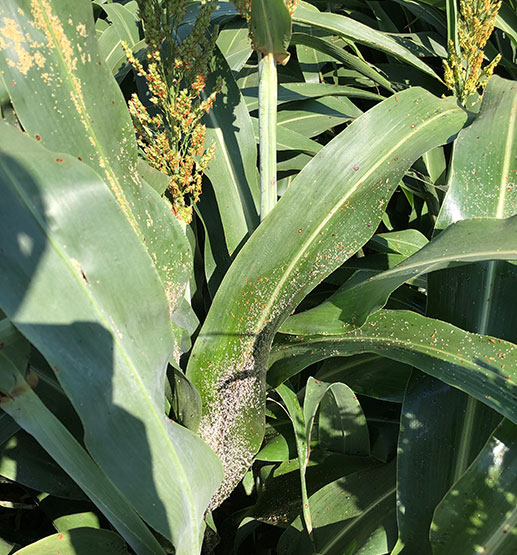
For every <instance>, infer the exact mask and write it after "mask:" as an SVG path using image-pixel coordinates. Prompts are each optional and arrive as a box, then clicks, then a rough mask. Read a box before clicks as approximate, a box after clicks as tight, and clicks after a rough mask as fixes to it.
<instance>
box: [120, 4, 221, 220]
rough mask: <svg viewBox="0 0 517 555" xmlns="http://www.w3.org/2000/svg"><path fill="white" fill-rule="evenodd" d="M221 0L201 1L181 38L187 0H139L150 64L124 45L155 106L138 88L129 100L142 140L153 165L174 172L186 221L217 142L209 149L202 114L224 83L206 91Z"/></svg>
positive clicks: (174, 196)
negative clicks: (215, 13)
mask: <svg viewBox="0 0 517 555" xmlns="http://www.w3.org/2000/svg"><path fill="white" fill-rule="evenodd" d="M216 2H217V0H208V1H207V2H205V3H203V4H201V6H200V9H199V12H198V16H197V18H196V21H195V23H194V25H193V28H192V31H191V32H190V34H189V35H188V36H187V37H186V38H185V39H184V40H183V41H182V42H181V43H179V42H178V41H177V37H178V29H179V26H180V24H181V22H182V20H183V18H184V16H185V9H186V5H187V0H138V7H139V11H140V17H141V19H142V23H143V27H144V35H145V40H146V42H147V45H148V53H147V64H146V67H145V68H144V65H143V64H142V63H141V62H140V61H139V60H138V59H136V58H135V57H134V56H133V54H132V52H131V50H130V49H129V48H128V47H127V45H124V49H125V52H126V56H127V58H128V60H129V62H130V63H131V65H132V66H133V68H134V69H135V71H136V73H137V74H138V75H139V76H140V77H144V78H145V79H146V81H147V86H148V89H149V98H148V100H149V103H150V106H148V107H146V106H144V104H143V103H142V102H141V100H140V99H139V98H138V95H136V94H133V96H132V98H131V99H130V101H129V112H130V114H131V117H132V119H133V125H134V127H135V131H136V134H137V143H138V146H139V147H140V149H141V150H142V152H143V154H144V156H145V157H146V158H147V160H148V162H149V163H150V164H151V166H153V167H154V168H156V169H158V170H159V171H161V172H162V173H165V174H166V175H168V176H169V186H168V192H169V197H170V200H171V204H172V210H173V212H174V214H175V215H176V216H177V217H178V218H179V219H181V220H183V221H185V222H190V221H191V220H192V206H193V205H194V204H195V203H196V202H198V201H199V197H200V195H201V184H202V179H203V175H204V173H205V171H206V169H207V168H208V165H209V163H210V161H211V160H212V159H213V158H214V154H215V145H212V146H210V147H209V148H207V149H205V136H206V128H205V126H204V125H203V124H202V123H201V119H202V117H203V115H204V114H205V113H208V112H209V111H210V109H211V108H212V107H213V104H214V101H215V98H216V95H217V94H218V93H219V92H220V90H221V86H222V84H221V81H220V80H219V81H218V82H217V85H216V90H214V91H213V92H212V93H211V94H209V95H206V94H205V93H204V90H205V87H206V77H207V74H208V68H209V63H210V59H211V57H212V53H213V50H214V46H215V40H216V37H217V32H213V33H212V34H211V35H210V36H209V34H208V32H207V31H208V28H209V25H210V16H211V14H212V12H213V11H214V9H215V6H216Z"/></svg>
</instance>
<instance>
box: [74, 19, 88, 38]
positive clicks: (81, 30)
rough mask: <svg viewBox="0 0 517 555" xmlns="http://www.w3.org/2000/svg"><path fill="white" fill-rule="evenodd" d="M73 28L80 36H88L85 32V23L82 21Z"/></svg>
mask: <svg viewBox="0 0 517 555" xmlns="http://www.w3.org/2000/svg"><path fill="white" fill-rule="evenodd" d="M75 30H76V31H77V32H78V33H79V34H80V35H81V37H84V38H86V37H87V36H88V35H87V33H86V25H85V24H84V23H79V25H77V27H76V28H75Z"/></svg>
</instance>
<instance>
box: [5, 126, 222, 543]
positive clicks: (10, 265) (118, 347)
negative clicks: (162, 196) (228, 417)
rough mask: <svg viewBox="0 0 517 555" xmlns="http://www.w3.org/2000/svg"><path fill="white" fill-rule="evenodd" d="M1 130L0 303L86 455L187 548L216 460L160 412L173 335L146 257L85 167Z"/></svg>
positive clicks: (195, 536) (197, 528) (197, 529)
mask: <svg viewBox="0 0 517 555" xmlns="http://www.w3.org/2000/svg"><path fill="white" fill-rule="evenodd" d="M0 136H1V137H2V140H1V145H2V149H1V158H0V160H1V162H0V164H1V166H0V170H1V180H2V190H3V195H4V196H3V202H2V204H1V218H0V220H1V221H0V226H1V229H2V237H3V238H4V244H5V245H6V246H5V247H4V250H3V252H2V257H1V258H0V264H1V270H2V271H1V272H0V276H1V277H0V279H1V287H0V289H1V293H0V305H1V306H2V308H3V310H4V312H5V313H6V314H7V315H8V317H9V318H10V319H11V321H12V322H13V323H14V324H15V325H16V327H17V328H18V329H19V330H20V331H21V332H22V333H23V334H24V335H25V336H26V337H27V338H28V339H29V340H30V341H31V343H32V344H34V345H35V346H36V347H37V348H38V350H39V351H40V352H41V353H42V354H43V355H44V357H45V358H46V360H47V361H48V363H49V364H50V365H51V367H52V368H53V370H54V372H55V374H56V377H57V379H58V380H59V382H60V384H61V386H62V387H63V389H64V391H65V392H66V394H67V396H68V397H69V399H70V400H71V402H72V404H73V405H74V408H75V410H76V411H77V413H78V414H79V416H80V418H81V421H82V423H83V426H84V429H85V443H86V445H87V447H88V450H89V451H90V453H91V454H92V457H93V458H94V460H95V461H96V462H97V463H98V464H99V466H100V467H101V468H102V469H103V471H104V472H105V473H106V474H107V475H108V476H109V478H110V479H111V480H112V481H113V483H114V484H115V485H116V486H117V487H118V488H119V489H120V490H121V491H122V492H123V494H124V495H125V496H126V497H127V498H128V499H129V500H130V501H131V503H132V504H133V505H134V506H135V508H136V509H137V510H138V511H139V512H140V514H142V516H143V517H144V518H145V519H146V520H147V521H148V522H149V523H150V524H151V525H152V526H153V527H154V528H155V529H157V530H158V531H160V533H162V534H163V535H165V536H167V537H169V538H171V540H172V541H173V543H175V545H176V549H177V552H178V553H181V552H183V553H195V552H197V550H199V547H200V546H199V541H200V533H201V528H202V519H203V514H204V511H205V509H206V506H207V503H208V500H209V499H210V496H211V494H212V492H213V490H214V489H215V487H216V486H217V483H218V480H219V479H220V466H219V463H218V461H217V459H216V457H215V456H214V454H213V453H212V452H211V451H210V449H209V448H208V447H207V446H206V445H205V444H203V442H202V441H201V440H200V439H199V438H198V437H196V436H195V435H194V434H193V433H192V432H190V431H189V430H187V429H185V428H183V427H181V426H179V425H178V424H176V423H173V422H170V421H169V420H168V419H167V418H166V416H165V414H164V381H165V371H166V367H167V363H168V360H169V358H170V357H171V354H172V349H173V348H174V343H173V341H172V328H171V326H170V316H169V311H168V303H167V297H166V295H165V292H164V290H163V287H162V284H161V282H160V280H159V277H158V274H157V272H156V270H155V267H154V266H153V264H152V263H151V260H150V259H149V256H148V253H147V251H146V249H145V247H144V246H143V244H142V242H141V241H140V240H139V238H138V236H137V235H136V234H135V233H133V232H132V230H131V224H130V223H129V222H128V221H127V218H126V216H125V214H124V212H123V209H122V208H121V207H120V205H119V204H118V203H117V202H116V201H115V199H114V198H113V196H112V195H111V194H110V192H109V188H108V186H107V185H106V184H105V183H104V182H103V181H102V180H101V179H100V177H99V176H98V175H97V174H96V173H95V172H94V171H93V170H92V169H91V168H90V167H88V166H87V165H86V164H83V163H81V162H79V161H78V160H75V159H74V158H72V157H70V156H68V155H65V154H57V155H56V154H54V153H52V152H49V151H48V150H46V149H44V148H43V147H42V146H41V145H39V144H38V143H37V141H35V140H34V139H31V138H30V137H28V136H26V135H23V134H22V133H20V132H19V131H17V130H15V129H13V128H12V127H10V126H9V125H7V124H5V123H4V124H3V125H1V126H0ZM72 183H73V185H74V186H73V187H71V185H70V184H72ZM86 237H87V239H88V240H85V238H86ZM192 453H195V454H196V455H195V456H192ZM121 460H130V461H131V464H128V465H125V464H121V462H120V461H121ZM135 473H136V474H138V476H139V480H135V479H134V477H135ZM194 476H195V479H194ZM194 484H195V487H194ZM164 503H166V505H165V504H164Z"/></svg>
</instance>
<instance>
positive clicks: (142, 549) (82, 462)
mask: <svg viewBox="0 0 517 555" xmlns="http://www.w3.org/2000/svg"><path fill="white" fill-rule="evenodd" d="M0 338H1V342H2V344H3V348H2V349H1V350H0V391H1V393H2V396H1V401H0V404H1V406H2V409H3V410H4V411H6V412H7V413H8V414H10V415H11V416H12V417H13V418H15V419H16V421H17V423H18V424H19V425H20V426H21V427H23V428H24V429H25V430H26V431H27V432H28V433H30V434H31V435H33V436H34V437H36V438H38V440H39V441H40V443H41V445H42V446H43V447H44V448H45V449H46V450H47V452H48V453H49V454H50V455H51V456H52V457H53V458H54V459H55V460H56V462H57V463H58V464H60V465H61V467H62V468H63V469H64V470H65V471H66V472H68V474H69V475H70V476H71V477H72V478H73V479H74V480H75V481H76V483H77V484H78V485H79V486H80V487H81V488H82V489H83V491H84V492H85V493H86V494H87V495H88V496H89V497H90V499H91V500H92V501H93V502H94V503H95V504H96V505H97V506H98V507H99V509H100V510H101V511H102V512H103V513H104V514H105V516H106V517H107V518H108V520H109V521H110V522H111V523H112V524H113V526H114V527H115V528H116V529H117V530H118V531H119V532H120V534H121V535H122V536H123V537H124V538H125V539H126V541H127V542H128V543H129V544H130V545H131V546H132V547H133V548H134V549H135V551H136V552H137V553H142V554H148V555H153V554H155V553H156V554H160V553H163V550H161V548H160V545H159V544H158V542H157V541H156V539H155V538H154V536H153V535H152V534H151V532H150V531H149V529H148V528H147V527H146V526H145V524H144V523H143V522H142V520H141V519H140V517H139V516H138V515H137V513H136V512H135V510H134V509H133V507H132V506H131V505H130V504H129V503H128V502H127V500H126V499H125V498H124V497H123V496H122V495H121V494H120V492H119V490H117V489H116V488H115V487H114V486H113V483H112V482H111V481H110V480H109V479H108V478H107V477H106V475H105V474H104V473H103V472H102V471H101V470H100V469H99V467H98V466H97V465H96V464H95V463H94V462H93V461H92V459H91V458H90V456H89V455H88V453H87V452H86V451H85V450H84V449H83V448H82V447H81V445H80V444H79V443H78V442H77V441H76V440H75V439H74V437H73V436H72V435H71V434H70V432H69V431H68V430H67V429H66V428H65V427H64V426H63V424H61V422H60V421H59V420H58V419H57V418H56V417H55V416H54V415H53V414H52V413H51V412H50V411H49V410H48V409H47V408H46V407H45V405H44V404H43V403H42V402H41V400H40V399H39V397H38V396H37V395H36V393H35V392H34V390H37V389H38V382H37V377H36V375H35V374H34V373H33V372H30V373H29V374H28V375H27V376H26V375H25V368H26V366H27V361H28V358H29V344H28V342H27V341H26V340H25V339H24V338H23V337H22V335H21V334H20V333H18V332H17V331H16V330H15V329H14V327H13V326H12V325H11V324H10V322H9V321H8V320H7V319H4V320H1V321H0Z"/></svg>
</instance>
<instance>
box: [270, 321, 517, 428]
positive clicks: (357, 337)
mask: <svg viewBox="0 0 517 555" xmlns="http://www.w3.org/2000/svg"><path fill="white" fill-rule="evenodd" d="M322 331H323V332H325V330H324V329H322ZM364 352H369V353H371V352H374V353H379V354H380V355H382V356H385V357H388V358H391V359H393V360H398V361H400V362H403V363H405V364H410V365H413V366H415V367H416V368H419V369H420V370H422V371H423V372H425V373H427V374H430V375H431V376H434V377H435V378H438V379H439V380H441V381H443V382H445V383H447V384H449V385H452V386H453V387H456V388H458V389H460V390H462V391H464V392H466V393H468V394H469V395H471V396H472V397H475V398H476V399H478V400H479V401H481V402H482V403H484V404H486V405H488V406H489V407H491V408H493V409H494V410H495V411H497V412H498V413H499V414H501V415H503V416H506V417H507V418H509V419H510V420H512V421H514V422H515V421H517V366H516V362H517V346H516V345H514V344H513V343H509V342H507V341H503V340H502V339H494V338H492V337H489V336H483V335H478V334H475V333H470V332H466V331H463V330H461V329H460V328H457V327H455V326H453V325H452V324H448V323H446V322H441V321H440V320H435V319H434V318H426V317H425V316H421V315H420V314H415V313H414V312H409V311H406V310H393V311H389V310H380V311H378V312H375V313H374V314H372V315H371V316H370V317H369V318H368V320H367V321H366V323H365V324H364V325H363V326H362V327H361V328H359V329H357V330H355V331H352V332H349V333H346V334H343V335H324V334H322V335H307V336H305V335H304V336H295V335H283V334H282V335H280V336H279V337H278V338H277V339H276V341H275V344H274V345H273V348H272V351H271V355H270V362H271V364H272V367H271V369H270V370H269V374H270V376H268V378H269V380H270V381H271V382H272V383H282V381H284V380H286V379H288V378H289V377H291V376H292V375H294V374H296V373H297V372H298V371H299V368H300V367H302V368H304V367H306V366H308V364H312V363H314V362H317V361H318V360H323V359H325V358H328V357H332V356H346V355H349V354H357V353H364ZM297 357H299V358H300V359H301V360H300V362H299V364H298V368H297V363H296V358H297ZM514 360H515V361H516V362H514ZM283 361H288V364H283V363H282V362H283Z"/></svg>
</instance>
